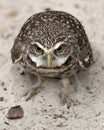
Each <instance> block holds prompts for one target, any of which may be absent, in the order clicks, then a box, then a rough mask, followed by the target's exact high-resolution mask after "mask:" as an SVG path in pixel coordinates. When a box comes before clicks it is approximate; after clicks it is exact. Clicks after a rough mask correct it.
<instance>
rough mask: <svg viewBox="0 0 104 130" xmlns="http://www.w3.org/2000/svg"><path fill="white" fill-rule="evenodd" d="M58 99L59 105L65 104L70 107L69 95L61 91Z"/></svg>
mask: <svg viewBox="0 0 104 130" xmlns="http://www.w3.org/2000/svg"><path fill="white" fill-rule="evenodd" d="M60 101H61V105H62V106H64V105H65V104H67V108H70V106H71V99H70V97H69V96H68V95H67V94H65V93H61V94H60Z"/></svg>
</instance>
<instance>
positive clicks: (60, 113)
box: [0, 0, 104, 130]
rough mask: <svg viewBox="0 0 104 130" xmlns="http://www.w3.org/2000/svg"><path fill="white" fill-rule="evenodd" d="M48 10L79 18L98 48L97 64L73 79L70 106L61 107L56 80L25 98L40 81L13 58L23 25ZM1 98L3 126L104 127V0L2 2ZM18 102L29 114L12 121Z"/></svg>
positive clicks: (15, 129)
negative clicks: (11, 110) (13, 48)
mask: <svg viewBox="0 0 104 130" xmlns="http://www.w3.org/2000/svg"><path fill="white" fill-rule="evenodd" d="M46 8H51V9H53V10H61V11H66V12H69V13H71V14H73V15H74V16H76V17H77V18H78V19H80V21H81V22H82V24H83V25H84V27H85V30H86V32H87V34H88V37H89V39H90V42H91V45H92V48H93V53H94V59H95V64H94V65H93V66H92V67H91V68H90V69H89V70H88V71H86V72H80V73H79V74H77V80H74V79H72V83H73V87H71V91H72V92H71V94H70V95H71V98H72V99H73V100H74V103H73V104H72V106H71V107H70V109H67V107H66V105H65V106H61V105H60V100H59V92H60V84H59V83H58V82H57V80H56V79H52V80H50V79H48V80H46V82H45V84H44V87H43V89H42V90H40V92H39V93H38V94H37V95H35V96H34V97H33V98H32V99H31V100H29V101H28V102H26V101H25V100H24V98H21V96H22V95H23V94H24V93H25V92H26V91H27V90H28V89H29V88H30V87H31V86H33V85H34V84H35V81H34V80H33V76H31V75H30V74H29V73H27V72H26V71H25V70H23V68H21V67H20V66H19V65H13V64H12V62H11V56H10V49H11V47H12V45H13V42H14V39H15V37H16V35H17V34H18V32H19V30H20V28H21V26H22V24H23V23H24V22H25V21H26V20H27V18H28V17H30V16H31V15H32V14H34V13H37V12H40V11H44V10H45V9H46ZM23 71H24V74H22V72H23ZM34 79H35V78H34ZM56 86H57V87H56ZM74 86H76V87H77V91H76V92H75V91H74V90H73V88H74ZM0 97H3V101H0V130H104V0H77V1H76V0H0ZM0 99H2V98H0ZM15 105H21V106H22V107H23V110H24V117H23V118H21V119H17V120H9V119H7V118H6V114H7V112H8V110H9V108H10V107H13V106H15Z"/></svg>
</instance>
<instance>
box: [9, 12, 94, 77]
mask: <svg viewBox="0 0 104 130" xmlns="http://www.w3.org/2000/svg"><path fill="white" fill-rule="evenodd" d="M60 41H62V42H65V43H67V48H70V46H71V48H72V53H71V57H69V58H68V60H67V61H66V62H65V63H64V64H63V65H62V66H60V67H55V68H42V67H36V65H35V64H34V65H33V63H32V62H31V61H30V59H29V57H28V48H29V46H30V44H32V43H33V42H39V43H41V45H42V46H44V48H47V49H50V48H52V47H53V46H55V44H56V43H58V42H60ZM66 53H68V52H67V49H66ZM11 54H12V59H13V62H15V61H18V59H19V61H20V62H19V63H21V64H23V66H24V67H25V68H26V69H27V70H28V71H30V72H31V73H38V74H41V75H43V76H52V77H65V76H70V75H73V74H75V73H76V72H77V71H80V70H82V69H84V68H88V67H89V66H90V65H91V64H92V63H93V54H92V49H91V47H90V43H89V40H88V38H87V35H86V33H85V31H84V28H83V26H82V25H81V23H80V22H79V21H78V20H77V19H76V18H75V17H74V16H72V15H70V14H68V13H65V12H60V11H49V12H42V13H38V14H35V15H33V16H31V17H30V18H29V19H28V20H27V21H26V22H25V23H24V25H23V27H22V28H21V31H20V33H19V34H18V36H17V38H16V40H15V43H14V45H13V48H12V51H11Z"/></svg>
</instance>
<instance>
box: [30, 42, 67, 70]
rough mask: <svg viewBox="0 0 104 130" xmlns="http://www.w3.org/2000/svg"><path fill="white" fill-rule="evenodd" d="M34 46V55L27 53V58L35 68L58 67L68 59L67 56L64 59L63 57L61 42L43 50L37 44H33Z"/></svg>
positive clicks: (42, 47)
mask: <svg viewBox="0 0 104 130" xmlns="http://www.w3.org/2000/svg"><path fill="white" fill-rule="evenodd" d="M34 45H35V50H34V52H35V53H32V54H31V53H29V58H30V59H31V61H32V62H33V63H35V64H36V66H37V67H45V68H46V67H48V68H54V67H60V66H61V65H63V64H64V63H65V62H66V60H67V59H68V57H69V55H67V56H65V57H64V55H63V53H64V52H65V50H64V49H65V48H64V45H63V42H59V43H57V44H56V45H55V46H54V47H52V48H50V49H47V48H45V47H44V46H42V45H41V44H40V43H38V42H36V43H34Z"/></svg>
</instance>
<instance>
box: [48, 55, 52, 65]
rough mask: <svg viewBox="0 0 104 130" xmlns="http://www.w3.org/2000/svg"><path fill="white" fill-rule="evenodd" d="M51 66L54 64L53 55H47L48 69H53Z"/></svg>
mask: <svg viewBox="0 0 104 130" xmlns="http://www.w3.org/2000/svg"><path fill="white" fill-rule="evenodd" d="M51 64H52V58H51V55H50V54H48V55H47V65H48V67H51Z"/></svg>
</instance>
